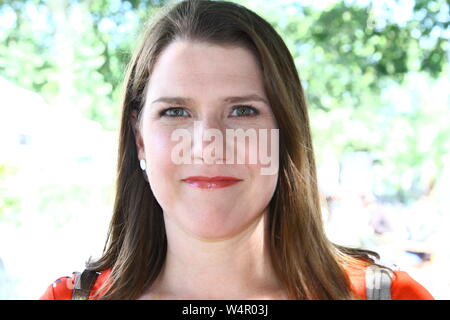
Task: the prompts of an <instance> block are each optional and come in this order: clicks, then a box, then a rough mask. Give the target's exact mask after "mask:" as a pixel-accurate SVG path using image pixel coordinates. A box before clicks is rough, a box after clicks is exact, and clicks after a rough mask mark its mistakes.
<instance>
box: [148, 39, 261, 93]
mask: <svg viewBox="0 0 450 320" xmlns="http://www.w3.org/2000/svg"><path fill="white" fill-rule="evenodd" d="M174 93H176V94H179V95H186V96H192V95H193V94H198V95H201V96H203V97H205V98H206V97H207V96H208V95H211V96H212V95H215V96H217V95H229V94H241V93H242V94H249V93H257V94H260V95H262V96H265V94H264V86H263V79H262V74H261V70H260V68H259V64H258V61H257V59H256V57H255V56H254V55H253V53H252V52H251V51H250V50H249V49H247V48H244V47H236V46H234V47H231V46H219V45H215V44H210V43H206V42H192V41H175V42H173V43H171V44H170V45H169V46H168V47H167V48H166V49H165V50H163V52H162V53H161V54H160V56H159V57H158V60H157V62H156V65H155V67H154V69H153V72H152V75H151V77H150V79H149V89H148V92H147V101H148V99H149V98H154V97H156V96H160V95H164V94H174Z"/></svg>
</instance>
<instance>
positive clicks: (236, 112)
mask: <svg viewBox="0 0 450 320" xmlns="http://www.w3.org/2000/svg"><path fill="white" fill-rule="evenodd" d="M231 114H232V116H233V117H255V116H257V115H259V111H258V109H256V108H254V107H253V106H251V105H239V106H234V107H233V111H232V113H231Z"/></svg>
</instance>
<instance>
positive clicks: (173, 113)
mask: <svg viewBox="0 0 450 320" xmlns="http://www.w3.org/2000/svg"><path fill="white" fill-rule="evenodd" d="M186 114H187V115H189V114H188V113H187V111H186V110H185V109H184V108H181V107H170V108H167V109H164V110H162V111H161V112H160V113H159V116H160V117H169V118H183V117H184V116H185V115H186Z"/></svg>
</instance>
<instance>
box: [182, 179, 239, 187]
mask: <svg viewBox="0 0 450 320" xmlns="http://www.w3.org/2000/svg"><path fill="white" fill-rule="evenodd" d="M181 181H183V182H186V183H187V184H189V185H190V186H192V187H196V188H200V189H217V188H225V187H228V186H232V185H234V184H236V183H238V182H240V181H242V179H238V178H236V177H224V176H216V177H204V176H195V177H188V178H185V179H182V180H181Z"/></svg>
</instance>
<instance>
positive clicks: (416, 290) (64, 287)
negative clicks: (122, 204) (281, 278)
mask: <svg viewBox="0 0 450 320" xmlns="http://www.w3.org/2000/svg"><path fill="white" fill-rule="evenodd" d="M110 272H111V269H107V270H105V271H103V272H102V273H101V274H100V275H99V276H98V278H97V280H96V282H95V284H94V286H93V287H92V290H91V293H90V295H89V300H94V299H93V295H94V294H95V292H96V290H98V289H99V288H100V287H101V286H102V284H103V283H104V282H105V280H106V279H107V277H108V275H109V273H110ZM346 272H347V275H348V276H349V278H350V279H351V291H352V294H353V296H354V297H355V298H356V299H360V300H366V299H367V297H366V281H365V272H364V269H360V268H359V269H347V270H346ZM394 274H395V276H394V279H393V281H392V285H391V298H392V300H433V299H434V298H433V296H432V295H431V294H430V293H429V292H428V291H427V289H425V288H424V287H423V286H422V285H421V284H420V283H418V282H417V281H415V280H414V279H413V278H411V277H410V276H409V274H408V273H406V272H404V271H394ZM74 280H75V277H74V276H72V277H61V278H58V279H57V280H56V281H55V282H53V284H51V285H50V286H49V287H48V288H47V290H46V291H45V293H44V294H43V295H42V296H41V297H40V300H71V299H72V289H73V286H74ZM103 293H104V292H103Z"/></svg>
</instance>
